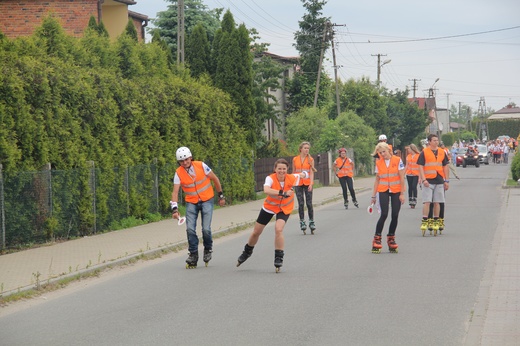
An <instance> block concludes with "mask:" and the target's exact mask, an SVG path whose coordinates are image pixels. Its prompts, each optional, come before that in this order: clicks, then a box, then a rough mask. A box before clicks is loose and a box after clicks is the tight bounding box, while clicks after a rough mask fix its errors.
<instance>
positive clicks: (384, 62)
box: [372, 54, 390, 86]
mask: <svg viewBox="0 0 520 346" xmlns="http://www.w3.org/2000/svg"><path fill="white" fill-rule="evenodd" d="M372 56H377V86H379V83H381V66H383V65H386V64H388V63H389V62H390V60H385V61H383V64H381V57H382V56H386V54H375V55H374V54H372Z"/></svg>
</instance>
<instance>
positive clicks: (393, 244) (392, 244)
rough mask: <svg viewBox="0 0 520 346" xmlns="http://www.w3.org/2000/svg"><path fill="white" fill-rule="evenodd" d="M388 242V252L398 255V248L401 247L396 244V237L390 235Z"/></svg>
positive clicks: (387, 238)
mask: <svg viewBox="0 0 520 346" xmlns="http://www.w3.org/2000/svg"><path fill="white" fill-rule="evenodd" d="M386 242H387V244H388V250H389V251H390V252H391V253H397V252H398V251H397V248H398V247H399V246H398V245H397V243H396V242H395V235H389V236H387V237H386Z"/></svg>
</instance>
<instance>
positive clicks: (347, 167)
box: [334, 148, 359, 209]
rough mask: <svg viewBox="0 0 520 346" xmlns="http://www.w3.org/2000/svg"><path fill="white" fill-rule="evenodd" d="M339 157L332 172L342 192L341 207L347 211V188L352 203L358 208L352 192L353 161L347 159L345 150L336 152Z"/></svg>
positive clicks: (354, 193)
mask: <svg viewBox="0 0 520 346" xmlns="http://www.w3.org/2000/svg"><path fill="white" fill-rule="evenodd" d="M338 153H339V157H338V158H337V159H336V161H334V172H335V173H336V176H337V177H338V178H339V184H340V185H341V190H342V191H343V206H345V209H348V194H347V187H348V190H349V191H350V196H351V197H352V202H353V203H354V205H355V206H356V208H359V204H358V202H357V200H356V192H355V191H354V179H353V177H354V161H352V160H351V159H350V158H348V157H347V149H345V148H341V149H339V150H338Z"/></svg>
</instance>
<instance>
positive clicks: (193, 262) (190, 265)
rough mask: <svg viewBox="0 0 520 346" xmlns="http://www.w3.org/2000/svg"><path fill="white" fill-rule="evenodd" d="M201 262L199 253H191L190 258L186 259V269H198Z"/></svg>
mask: <svg viewBox="0 0 520 346" xmlns="http://www.w3.org/2000/svg"><path fill="white" fill-rule="evenodd" d="M198 261H199V253H198V252H190V254H189V256H188V258H187V259H186V269H195V268H197V262H198Z"/></svg>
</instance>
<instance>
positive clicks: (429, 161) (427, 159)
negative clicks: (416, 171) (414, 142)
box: [423, 148, 445, 179]
mask: <svg viewBox="0 0 520 346" xmlns="http://www.w3.org/2000/svg"><path fill="white" fill-rule="evenodd" d="M423 152H424V177H425V178H426V179H435V178H436V177H437V174H439V175H440V176H441V177H443V178H444V169H443V168H442V161H444V155H445V153H444V150H442V149H441V148H439V149H438V150H437V157H435V155H434V154H433V151H432V150H431V149H430V148H425V149H424V150H423Z"/></svg>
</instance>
